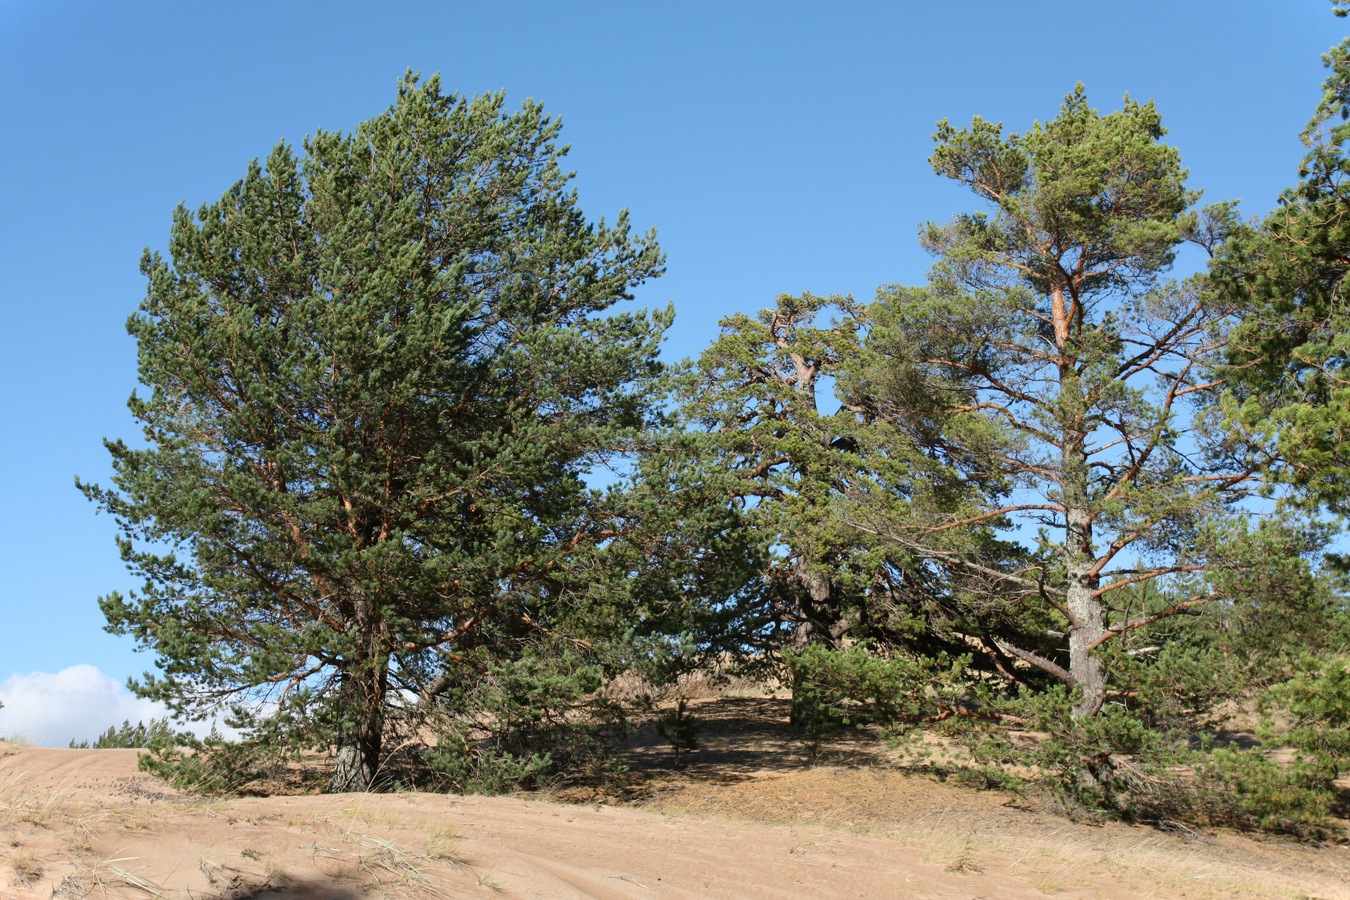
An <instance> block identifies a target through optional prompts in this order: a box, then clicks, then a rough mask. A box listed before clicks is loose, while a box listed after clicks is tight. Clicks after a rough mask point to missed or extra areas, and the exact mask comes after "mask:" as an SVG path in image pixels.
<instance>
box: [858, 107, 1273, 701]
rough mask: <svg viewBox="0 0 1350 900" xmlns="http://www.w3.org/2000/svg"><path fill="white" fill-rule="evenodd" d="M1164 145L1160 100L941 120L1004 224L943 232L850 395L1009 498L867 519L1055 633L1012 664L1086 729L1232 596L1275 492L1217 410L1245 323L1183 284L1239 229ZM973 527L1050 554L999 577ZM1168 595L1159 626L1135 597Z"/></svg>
mask: <svg viewBox="0 0 1350 900" xmlns="http://www.w3.org/2000/svg"><path fill="white" fill-rule="evenodd" d="M1164 133H1165V131H1164V129H1163V127H1162V122H1161V118H1160V117H1159V115H1158V112H1157V110H1156V109H1155V108H1154V107H1153V104H1152V103H1146V104H1141V103H1138V102H1135V101H1132V100H1130V99H1129V98H1126V101H1125V104H1124V106H1123V108H1122V109H1120V110H1118V111H1116V112H1112V113H1110V114H1107V115H1100V114H1099V113H1097V112H1096V111H1095V110H1094V109H1092V108H1091V107H1090V106H1089V105H1088V101H1087V98H1086V96H1085V94H1084V91H1083V89H1082V87H1081V85H1080V86H1079V87H1078V88H1077V89H1076V90H1075V91H1074V92H1073V93H1072V94H1070V95H1069V96H1068V97H1067V98H1066V100H1065V102H1064V105H1063V107H1062V109H1061V110H1060V113H1059V115H1058V116H1057V117H1056V118H1055V119H1053V120H1051V121H1049V122H1045V123H1037V124H1036V125H1034V126H1033V127H1032V128H1031V129H1030V130H1029V131H1027V132H1025V133H1022V134H1012V135H1006V136H1005V135H1004V134H1003V131H1002V127H1001V126H999V125H995V124H993V123H991V122H987V121H985V120H983V119H980V118H978V117H977V118H976V119H975V120H974V121H973V122H972V124H971V125H970V126H969V127H968V128H964V129H957V128H955V127H953V126H951V125H949V124H947V123H946V122H943V123H940V125H939V130H938V133H937V134H936V135H935V140H936V149H935V152H934V154H933V157H932V159H931V162H932V165H933V168H934V169H935V171H936V172H938V174H940V175H943V176H945V177H948V178H951V179H953V180H955V181H957V182H958V183H960V184H962V185H965V186H966V187H968V188H969V189H970V190H971V191H972V192H973V193H974V194H975V195H976V196H977V197H978V198H979V199H980V200H982V201H984V202H985V203H987V204H988V210H987V211H981V212H975V213H971V214H966V215H960V216H957V217H956V218H955V219H953V220H952V221H951V222H950V223H949V224H946V225H933V224H930V225H928V226H927V227H926V228H925V229H924V230H923V235H922V236H923V241H924V244H925V246H926V247H927V248H928V249H929V250H930V251H931V252H932V253H933V254H934V255H935V256H936V257H937V260H938V261H937V263H936V265H935V266H934V269H933V273H932V281H931V282H930V284H929V285H928V286H926V287H924V288H919V289H912V288H893V289H888V290H885V291H883V292H882V295H881V297H880V299H879V300H878V303H877V305H876V308H875V310H874V312H873V316H872V318H873V320H874V323H875V325H874V330H873V332H872V334H871V336H870V339H869V349H870V352H871V353H872V358H871V361H870V363H869V365H868V369H869V372H867V373H866V374H865V375H860V376H859V377H858V378H856V379H855V382H856V384H855V387H854V388H853V390H855V391H856V392H858V393H859V394H860V399H859V400H857V401H855V402H857V403H859V404H872V405H874V406H876V407H877V408H878V409H880V410H882V411H883V413H884V415H886V416H888V417H890V418H891V419H892V420H894V421H896V422H897V423H903V422H904V421H906V420H909V421H912V422H918V423H922V422H927V421H937V423H938V431H937V433H938V434H939V435H941V437H940V438H938V440H939V442H940V443H939V445H940V446H941V455H942V457H943V458H944V459H948V460H951V461H952V462H953V463H954V465H955V468H954V472H956V473H960V477H962V478H964V479H971V480H974V481H976V482H978V483H981V484H983V485H986V486H988V492H987V493H986V494H985V496H984V500H983V501H982V502H981V503H980V504H977V505H974V506H972V505H971V504H964V505H962V506H959V507H953V508H952V509H950V510H937V511H935V512H936V514H933V515H927V516H918V517H915V516H909V517H901V518H898V519H897V518H896V517H894V516H891V515H889V514H888V513H887V512H886V511H885V510H884V509H882V510H878V509H877V503H876V501H875V499H874V498H873V497H870V496H867V495H865V494H864V495H862V496H861V497H860V498H859V503H858V507H857V510H856V511H855V513H854V515H855V516H856V517H857V519H858V520H859V523H860V524H861V525H862V526H863V527H867V528H871V529H872V530H874V531H876V532H877V533H878V534H882V535H883V536H889V538H890V540H891V541H892V542H893V543H896V544H898V545H901V546H904V547H905V548H906V549H907V550H908V551H909V552H911V553H915V554H917V555H919V556H927V557H928V558H930V559H936V560H941V561H943V563H944V564H945V565H948V566H951V567H952V568H953V569H954V570H965V571H966V573H967V574H968V575H969V576H970V578H969V591H968V595H967V597H966V600H965V602H966V604H967V605H968V606H972V607H981V606H983V607H985V608H986V609H989V610H994V609H997V608H998V607H1000V606H1002V607H1007V608H1011V609H1014V610H1018V611H1019V612H1018V615H1025V611H1026V610H1027V609H1036V610H1038V611H1039V612H1038V613H1037V614H1036V615H1035V616H1034V617H1032V618H1033V620H1036V621H1041V623H1042V624H1041V628H1040V632H1039V634H1037V633H1031V632H1027V633H1024V634H1023V636H1021V637H1020V638H1019V637H1017V636H1015V635H1011V636H1010V635H1009V634H1008V633H1007V632H1004V633H1003V634H996V635H994V637H995V638H996V641H995V647H996V649H997V651H998V652H999V653H1001V654H1002V655H1003V657H1004V661H1005V662H1006V664H1007V665H1006V668H1007V669H1008V670H1009V671H1011V669H1012V667H1013V666H1014V665H1026V664H1030V665H1031V666H1033V667H1035V668H1036V669H1037V670H1039V671H1040V672H1042V673H1045V674H1046V675H1049V676H1050V677H1052V678H1054V679H1056V680H1058V681H1060V682H1062V683H1063V684H1065V685H1066V686H1068V687H1069V688H1072V689H1074V690H1075V691H1076V692H1077V698H1078V699H1077V700H1076V702H1075V705H1074V712H1075V714H1076V715H1077V716H1079V717H1088V716H1092V715H1094V714H1095V713H1096V712H1097V711H1098V710H1099V709H1100V708H1101V707H1102V704H1103V703H1104V702H1105V700H1106V697H1107V686H1108V672H1107V671H1106V669H1105V668H1104V663H1103V659H1102V657H1103V654H1104V653H1105V652H1106V650H1107V649H1108V645H1109V644H1110V643H1111V642H1113V641H1114V640H1116V639H1117V638H1119V637H1120V636H1121V635H1124V634H1127V633H1129V632H1131V631H1133V630H1135V629H1137V628H1142V627H1144V626H1146V625H1149V624H1151V623H1154V622H1158V621H1161V620H1163V619H1166V618H1169V617H1172V616H1175V615H1179V614H1182V613H1185V612H1187V611H1188V610H1191V609H1193V608H1195V607H1197V606H1199V605H1201V604H1204V603H1207V602H1209V601H1211V600H1213V599H1214V598H1215V597H1216V593H1215V591H1214V590H1213V588H1212V586H1211V585H1210V584H1208V583H1207V582H1206V581H1205V579H1204V573H1205V572H1207V571H1208V570H1209V569H1210V568H1211V567H1212V566H1216V565H1222V564H1223V558H1222V557H1223V553H1224V550H1223V546H1222V545H1223V539H1222V535H1223V534H1224V533H1225V532H1224V529H1223V528H1222V527H1219V526H1217V525H1216V522H1218V521H1220V520H1221V519H1222V517H1223V514H1224V512H1225V510H1226V509H1228V508H1229V507H1230V505H1231V504H1233V503H1235V502H1237V501H1239V500H1240V499H1241V498H1242V497H1243V496H1245V495H1246V494H1247V493H1248V492H1250V491H1251V490H1253V489H1254V488H1255V487H1256V484H1257V478H1258V474H1259V473H1258V466H1257V464H1256V462H1255V460H1254V459H1252V458H1250V456H1249V454H1247V453H1246V452H1245V451H1244V449H1243V448H1242V447H1240V446H1236V445H1233V444H1230V443H1226V442H1225V438H1224V435H1223V433H1222V432H1221V431H1220V430H1219V429H1218V428H1217V427H1216V422H1215V421H1214V416H1213V415H1212V414H1209V407H1210V404H1214V403H1217V401H1218V398H1219V395H1220V391H1221V388H1222V382H1221V381H1220V380H1219V379H1216V378H1215V377H1214V376H1213V373H1212V366H1213V364H1214V363H1215V362H1217V350H1218V348H1220V347H1221V345H1222V341H1223V337H1224V330H1225V327H1226V323H1227V322H1228V319H1227V314H1226V310H1225V309H1223V308H1220V307H1218V306H1216V305H1215V304H1214V303H1213V302H1212V298H1211V297H1209V296H1208V295H1207V294H1206V293H1205V292H1204V290H1202V285H1200V284H1198V283H1195V282H1192V283H1188V284H1183V285H1178V284H1173V283H1167V282H1164V280H1163V276H1164V275H1165V273H1166V272H1167V271H1168V269H1169V267H1170V266H1171V264H1172V263H1173V260H1174V258H1175V255H1176V252H1177V248H1178V247H1179V246H1180V245H1181V244H1182V243H1183V241H1185V240H1187V239H1191V240H1194V241H1196V242H1198V243H1200V244H1202V245H1204V246H1207V247H1210V248H1212V247H1214V246H1216V245H1217V244H1218V243H1219V242H1220V241H1221V240H1222V238H1223V236H1224V235H1225V234H1226V231H1227V229H1228V228H1229V227H1230V223H1229V218H1230V212H1229V210H1228V209H1227V208H1226V207H1222V206H1221V207H1217V208H1215V209H1211V210H1208V211H1206V213H1205V214H1203V215H1197V214H1195V213H1192V212H1190V207H1191V206H1192V204H1193V203H1194V202H1195V201H1196V199H1197V194H1196V193H1195V192H1193V191H1191V190H1189V189H1188V188H1187V187H1186V185H1185V175H1186V173H1185V171H1184V170H1183V169H1182V167H1181V162H1180V158H1179V156H1178V154H1177V151H1176V150H1175V149H1173V148H1172V147H1169V146H1167V145H1166V144H1164V143H1162V141H1161V138H1162V136H1163V135H1164ZM869 397H870V399H869ZM935 411H937V412H940V414H941V418H940V419H939V420H934V413H935ZM963 432H964V433H963ZM914 439H915V440H918V441H921V442H922V441H931V440H934V439H933V438H927V437H924V436H923V435H921V434H916V435H915V437H914ZM972 528H994V529H996V530H1002V531H1003V533H1004V534H1005V535H1009V536H1012V537H1016V536H1017V534H1018V532H1017V531H1015V530H1014V529H1018V528H1020V529H1022V531H1021V538H1022V539H1026V538H1028V537H1030V536H1031V532H1032V529H1036V530H1037V531H1036V534H1037V535H1038V536H1037V537H1036V543H1037V548H1038V549H1037V550H1036V553H1035V554H1034V558H1031V559H1026V558H1022V559H1017V558H1012V557H1009V558H1007V559H1005V560H1003V561H997V560H996V559H994V560H991V558H990V557H989V556H988V555H987V552H988V551H989V549H990V548H991V546H996V545H990V544H988V543H987V542H982V543H977V544H976V545H975V547H973V548H972V547H971V546H970V545H969V543H968V538H967V537H966V535H969V533H970V529H972ZM963 542H966V543H963ZM980 548H983V549H980ZM981 579H983V580H984V581H985V582H986V584H985V585H984V586H980V585H979V583H978V582H979V580H981ZM1155 579H1162V581H1161V582H1159V583H1167V584H1169V585H1170V588H1169V590H1167V591H1163V592H1153V593H1152V594H1151V595H1150V596H1153V597H1154V598H1155V599H1156V600H1158V603H1157V604H1156V605H1152V606H1140V605H1139V604H1138V603H1137V602H1136V599H1137V598H1138V597H1141V596H1144V594H1141V593H1140V592H1137V591H1134V590H1132V589H1131V588H1132V586H1133V585H1137V584H1140V583H1143V582H1148V581H1152V580H1155ZM1146 593H1147V592H1146ZM1056 634H1058V635H1060V636H1062V637H1063V638H1064V642H1063V643H1060V642H1059V641H1058V640H1055V641H1053V642H1047V636H1049V637H1051V638H1054V637H1055V635H1056ZM1065 644H1067V646H1065Z"/></svg>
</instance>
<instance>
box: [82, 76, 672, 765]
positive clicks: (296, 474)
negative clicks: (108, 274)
mask: <svg viewBox="0 0 1350 900" xmlns="http://www.w3.org/2000/svg"><path fill="white" fill-rule="evenodd" d="M557 135H558V123H557V122H556V121H555V120H552V119H550V118H548V117H547V116H546V115H545V114H544V112H543V109H542V107H541V106H540V105H538V104H536V103H532V102H529V103H526V104H525V105H524V106H522V107H521V108H520V109H519V110H518V111H515V112H507V111H506V110H505V109H504V104H503V97H502V96H501V95H488V96H481V97H478V98H475V99H472V100H469V99H463V98H459V97H457V96H455V95H452V94H444V93H442V92H441V89H440V85H439V80H438V79H437V78H431V79H429V80H427V81H425V82H421V81H420V80H419V79H418V78H416V77H414V76H411V75H409V76H405V78H404V79H403V80H402V82H401V83H400V85H399V88H398V98H397V101H396V103H395V104H394V105H393V106H392V107H391V108H390V109H389V110H388V111H387V112H385V113H383V114H382V115H379V116H377V117H375V118H373V119H371V120H369V121H367V122H364V123H362V124H361V125H359V126H358V127H357V128H356V129H355V130H354V131H353V132H351V133H345V134H344V133H338V132H327V131H321V132H319V133H318V134H316V135H315V136H313V137H311V138H309V139H307V140H306V141H305V143H304V153H303V155H301V156H299V157H297V155H296V154H294V153H293V152H292V151H291V150H290V149H289V148H288V147H287V146H286V145H284V144H283V145H280V146H278V147H277V148H276V149H275V150H274V151H273V152H272V153H271V155H270V156H269V157H268V159H267V161H266V163H265V165H260V164H258V163H257V162H254V163H253V164H252V165H250V166H249V168H248V171H247V173H246V175H245V176H244V178H243V179H242V180H241V181H239V182H238V183H237V184H235V185H234V186H233V187H232V188H230V190H229V191H227V192H226V193H225V195H224V196H223V197H222V198H221V199H220V200H219V201H218V202H215V203H210V204H206V205H204V206H202V208H201V209H200V210H199V211H198V212H197V213H196V214H195V215H193V214H192V213H190V212H189V211H188V210H187V209H185V208H182V207H180V208H179V209H178V210H177V211H176V212H175V214H174V218H173V226H172V231H171V235H170V242H169V252H170V257H171V258H170V259H168V260H166V259H163V258H161V257H160V256H159V255H158V254H154V253H149V252H147V254H146V255H145V257H144V259H143V262H142V270H143V272H144V273H145V275H146V277H147V279H148V282H149V289H148V293H147V296H146V299H145V300H144V302H143V303H142V304H141V307H140V311H139V312H137V313H136V314H135V315H133V316H132V317H131V319H130V321H129V323H128V330H129V331H130V333H131V334H132V336H133V337H135V339H136V340H137V343H138V352H139V361H140V381H141V383H142V384H143V385H144V386H145V387H146V388H147V389H148V392H147V393H145V394H135V395H133V396H132V399H131V401H130V408H131V411H132V413H133V414H134V416H135V418H136V419H137V420H138V421H139V422H140V424H141V426H142V428H143V431H144V438H145V445H144V447H136V446H132V445H129V444H127V443H124V442H122V441H120V440H119V441H108V442H107V446H108V449H109V451H110V452H111V454H112V460H113V466H114V472H115V474H114V477H113V486H112V487H100V486H96V485H88V484H85V485H81V487H82V489H83V490H84V491H85V493H86V494H87V495H88V496H89V497H90V499H92V500H93V501H94V502H95V503H97V504H98V506H99V507H100V508H101V509H102V510H104V511H106V512H108V513H110V514H111V515H112V516H114V517H115V518H116V520H117V522H118V525H119V528H120V531H121V537H120V538H119V545H120V548H121V552H122V555H123V558H124V559H125V561H126V562H127V564H128V566H129V568H130V569H131V571H132V572H133V573H135V574H137V575H139V576H141V577H143V579H144V585H143V587H142V588H141V589H140V590H139V591H137V592H134V593H132V594H131V595H130V596H126V597H124V596H121V595H119V594H110V595H108V596H106V597H104V598H102V599H101V601H100V602H101V605H102V608H103V611H104V613H105V615H106V616H107V619H108V623H109V624H108V629H109V630H110V631H112V632H114V633H119V634H129V635H131V636H133V637H134V638H135V639H136V640H137V642H138V643H139V644H140V645H141V646H142V647H144V648H147V649H149V650H152V651H153V652H154V654H155V657H156V664H157V666H158V667H159V668H160V669H161V670H162V674H160V675H150V674H147V675H146V676H145V677H144V678H143V679H142V680H140V681H139V682H138V683H136V684H135V685H134V689H135V690H136V692H137V693H138V694H140V695H141V696H145V697H151V698H155V699H159V700H163V701H165V702H166V703H168V704H169V706H170V708H171V709H172V710H173V711H174V712H175V713H178V714H183V715H188V716H192V715H194V714H202V713H204V712H206V711H208V710H209V709H212V708H214V707H216V706H218V705H221V704H227V705H233V706H235V707H236V708H237V709H238V715H240V716H241V717H242V718H243V719H244V720H245V721H246V722H248V723H251V724H252V726H253V729H254V733H255V734H257V735H264V734H271V733H275V734H287V733H289V734H291V735H292V736H293V737H295V739H296V740H299V741H301V742H302V743H304V744H305V745H307V746H318V747H323V746H328V747H329V748H332V749H334V750H335V751H336V763H335V771H334V772H333V773H332V777H331V780H330V787H331V788H332V789H334V790H366V789H369V788H371V787H372V786H375V785H376V784H377V781H378V776H379V772H380V766H381V762H382V755H383V750H384V748H383V746H382V740H383V737H384V734H385V730H386V727H385V726H386V717H387V716H389V715H390V714H391V713H392V712H394V711H398V712H400V713H407V712H408V711H409V710H410V709H415V708H416V707H417V705H418V704H434V703H435V702H436V701H437V698H438V697H439V696H440V695H441V694H442V692H444V691H446V690H447V688H448V687H449V686H450V683H449V680H448V679H447V678H446V677H445V676H446V672H447V670H448V669H449V668H455V669H456V670H457V671H465V670H467V671H473V670H480V671H482V670H485V668H486V666H487V665H489V664H490V663H492V662H493V661H494V660H495V659H496V658H497V657H498V656H499V654H500V653H503V652H507V649H506V648H508V647H510V646H514V644H513V643H512V642H513V641H515V642H516V643H519V640H520V639H522V636H525V637H528V635H529V634H531V633H536V634H537V633H542V632H555V631H558V630H560V629H562V630H565V620H566V618H567V616H569V615H570V614H571V613H572V611H574V610H575V609H577V608H578V606H580V605H581V601H580V600H579V599H578V597H579V596H584V593H585V592H584V590H582V589H580V588H578V586H577V585H576V584H575V583H574V574H573V573H574V572H576V571H578V570H580V569H584V568H585V567H586V565H587V564H586V562H585V558H586V557H587V555H588V554H595V553H598V552H601V551H600V549H599V548H600V547H601V545H602V544H603V542H604V541H605V540H607V539H608V538H609V537H611V536H612V517H611V516H609V515H608V514H607V513H606V512H605V511H604V508H603V498H602V497H601V495H600V493H599V492H596V491H592V490H590V489H588V488H587V486H586V484H585V482H584V476H585V474H586V472H587V471H588V469H589V468H590V467H592V466H593V465H595V464H597V463H599V462H601V461H603V460H604V459H605V458H606V457H607V456H609V455H610V454H613V453H618V452H624V451H626V450H627V449H629V448H631V446H632V444H633V441H634V439H635V437H636V436H637V435H639V434H641V433H642V432H643V430H644V429H645V428H646V427H647V425H648V423H649V420H650V419H651V417H652V416H653V415H654V414H655V403H656V401H657V396H656V391H655V388H654V384H653V381H654V378H655V376H657V375H658V374H659V368H660V367H659V364H658V362H657V359H656V354H657V349H658V344H659V342H660V340H661V338H662V335H663V333H664V330H665V328H666V326H667V325H668V324H669V321H670V315H671V313H670V312H669V310H666V311H658V312H656V313H650V314H649V313H647V312H645V311H632V312H622V313H616V312H612V311H610V309H611V307H613V306H614V305H615V304H616V303H619V302H620V301H623V300H627V299H631V291H632V289H633V288H634V286H636V285H638V284H640V283H641V282H643V281H644V280H645V279H648V278H652V277H654V276H657V275H659V274H660V273H661V271H662V265H663V261H662V257H661V254H660V251H659V249H658V247H657V245H656V243H655V239H654V235H652V234H648V235H645V236H637V235H633V234H631V233H630V229H629V226H628V223H627V217H626V214H621V215H620V216H619V218H618V220H617V221H616V222H615V224H614V225H612V226H607V225H605V223H604V222H603V220H602V221H601V222H599V223H598V224H597V223H592V222H590V221H588V220H587V219H586V217H585V216H584V215H583V213H582V211H581V210H580V209H579V207H578V201H577V197H576V194H575V192H574V191H572V190H571V189H570V188H569V186H568V182H569V179H570V177H571V176H570V175H569V174H568V173H566V172H565V171H564V170H563V169H562V168H561V167H560V164H561V161H562V158H563V155H564V154H565V152H566V150H565V148H564V147H561V146H560V145H559V144H558V143H557ZM250 709H251V710H252V712H251V713H250V712H249V711H248V710H250Z"/></svg>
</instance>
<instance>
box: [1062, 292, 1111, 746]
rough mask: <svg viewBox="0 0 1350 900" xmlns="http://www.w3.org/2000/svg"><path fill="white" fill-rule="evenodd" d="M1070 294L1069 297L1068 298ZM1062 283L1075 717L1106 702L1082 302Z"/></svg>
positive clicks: (1092, 711) (1064, 438)
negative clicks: (1080, 353) (1081, 347)
mask: <svg viewBox="0 0 1350 900" xmlns="http://www.w3.org/2000/svg"><path fill="white" fill-rule="evenodd" d="M1070 299H1072V300H1073V302H1067V301H1069V300H1070ZM1076 299H1077V298H1076V297H1073V298H1070V297H1069V296H1068V295H1066V293H1065V291H1064V289H1063V288H1062V287H1056V288H1055V289H1054V290H1053V291H1052V292H1051V309H1052V314H1053V317H1054V327H1055V344H1056V346H1057V347H1058V349H1059V352H1060V359H1059V410H1060V413H1059V414H1060V416H1061V418H1060V422H1059V427H1060V441H1061V443H1060V490H1061V492H1062V497H1063V501H1064V574H1065V597H1064V601H1065V607H1066V608H1067V610H1068V613H1069V676H1070V678H1071V679H1072V680H1073V682H1074V686H1075V687H1076V688H1077V689H1078V691H1079V698H1078V702H1077V703H1075V704H1074V707H1073V715H1074V717H1075V718H1079V719H1086V718H1089V717H1091V716H1094V715H1096V714H1097V711H1098V710H1099V709H1101V708H1102V704H1103V703H1104V702H1105V701H1106V673H1105V672H1103V671H1102V666H1101V660H1100V659H1098V658H1097V656H1096V654H1095V652H1094V650H1095V648H1096V645H1097V641H1098V639H1099V638H1101V636H1102V635H1103V634H1104V633H1105V630H1106V624H1105V622H1104V618H1103V614H1102V604H1101V598H1100V597H1098V596H1097V584H1098V577H1097V575H1095V574H1094V573H1093V568H1094V566H1095V564H1096V555H1095V553H1094V550H1093V546H1092V509H1091V505H1090V491H1089V474H1090V468H1089V465H1088V457H1087V449H1086V448H1087V440H1088V432H1089V430H1090V429H1089V427H1088V422H1087V414H1086V407H1087V402H1086V400H1085V399H1084V396H1083V384H1082V381H1081V379H1080V377H1079V372H1078V365H1079V361H1078V359H1077V358H1076V355H1075V353H1074V352H1073V351H1072V349H1071V343H1072V341H1071V338H1072V335H1074V334H1075V333H1076V332H1077V331H1078V330H1080V328H1081V323H1080V322H1079V316H1080V315H1081V307H1079V306H1078V304H1077V302H1076Z"/></svg>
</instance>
